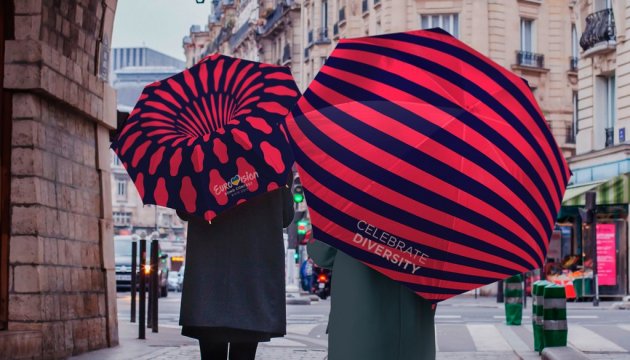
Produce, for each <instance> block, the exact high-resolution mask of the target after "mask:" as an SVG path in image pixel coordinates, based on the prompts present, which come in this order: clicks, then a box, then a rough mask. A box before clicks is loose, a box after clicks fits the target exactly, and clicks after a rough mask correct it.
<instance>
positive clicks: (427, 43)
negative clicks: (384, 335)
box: [287, 29, 570, 302]
mask: <svg viewBox="0 0 630 360" xmlns="http://www.w3.org/2000/svg"><path fill="white" fill-rule="evenodd" d="M287 128H288V130H289V133H290V142H291V144H292V147H293V150H294V153H295V158H296V162H297V165H298V170H299V172H300V176H301V179H302V184H303V186H304V189H305V195H306V201H307V203H308V206H309V211H310V216H311V220H312V224H313V236H314V238H316V239H318V240H321V241H324V242H326V243H328V244H330V245H332V246H334V247H336V248H338V249H340V250H342V251H344V252H345V253H347V254H349V255H351V256H353V257H355V258H357V259H359V260H360V261H362V262H364V263H365V264H367V265H368V266H370V267H371V268H373V269H375V270H377V271H379V272H380V273H382V274H384V275H386V276H388V277H390V278H392V279H394V280H396V281H399V282H401V283H403V284H404V285H406V286H407V287H409V288H410V289H412V290H413V291H414V292H416V293H417V294H418V295H420V296H423V297H424V298H426V299H428V300H430V301H433V302H438V301H441V300H445V299H447V298H449V297H452V296H454V295H457V294H460V293H462V292H465V291H468V290H471V289H474V288H477V287H480V286H482V285H485V284H489V283H492V282H494V281H496V280H498V279H504V278H507V277H509V276H511V275H514V274H516V273H521V272H526V271H528V270H531V269H536V268H540V267H541V266H542V264H543V260H544V258H545V253H546V250H547V246H548V241H549V237H550V234H551V231H552V228H553V226H554V222H555V218H556V214H557V212H558V209H559V207H560V202H561V200H562V195H563V193H564V191H565V188H566V184H567V182H568V179H569V176H570V171H569V169H568V167H567V164H566V161H565V159H564V158H563V156H562V154H561V152H560V150H559V149H558V146H557V144H556V142H555V140H554V138H553V136H552V134H551V132H550V130H549V128H548V126H547V123H546V121H545V119H544V117H543V115H542V113H541V111H540V108H539V107H538V105H537V104H536V101H535V99H534V96H533V95H532V92H531V91H530V89H529V88H528V86H527V83H526V82H525V81H524V80H523V79H521V78H519V77H518V76H516V75H514V74H512V73H510V72H509V71H507V70H506V69H504V68H502V67H500V66H499V65H497V64H496V63H494V62H493V61H491V60H490V59H488V58H487V57H485V56H483V55H481V54H480V53H478V52H476V51H475V50H473V49H471V48H470V47H468V46H466V45H465V44H463V43H462V42H460V41H458V40H457V39H456V38H454V37H452V36H450V35H449V34H448V33H446V32H444V31H442V30H436V29H433V30H428V31H412V32H407V33H396V34H389V35H383V36H373V37H364V38H356V39H342V40H341V41H340V43H339V44H338V45H337V47H336V48H335V50H334V51H333V52H332V54H331V56H330V57H329V58H328V59H327V60H326V64H325V65H324V66H323V67H322V68H321V70H320V71H319V73H318V74H317V76H316V77H315V79H314V80H313V82H312V83H311V84H310V86H309V88H308V89H307V91H306V92H305V94H304V96H303V97H302V98H301V99H300V100H298V103H297V104H296V106H295V107H294V108H293V110H292V112H291V114H290V115H289V116H288V117H287Z"/></svg>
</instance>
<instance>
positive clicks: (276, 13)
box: [258, 3, 287, 35]
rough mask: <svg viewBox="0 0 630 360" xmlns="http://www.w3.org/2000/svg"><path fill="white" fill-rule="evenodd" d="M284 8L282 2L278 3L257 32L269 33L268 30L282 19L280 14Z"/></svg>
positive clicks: (285, 7)
mask: <svg viewBox="0 0 630 360" xmlns="http://www.w3.org/2000/svg"><path fill="white" fill-rule="evenodd" d="M286 9H287V6H286V5H285V4H284V3H280V4H278V6H276V8H275V9H274V10H273V12H272V13H271V14H269V16H267V19H266V22H265V25H263V26H261V27H260V28H259V30H258V33H259V34H261V35H264V34H267V33H269V31H270V30H271V29H273V27H274V26H275V25H276V24H277V23H278V22H279V21H280V20H281V19H282V15H284V11H285V10H286Z"/></svg>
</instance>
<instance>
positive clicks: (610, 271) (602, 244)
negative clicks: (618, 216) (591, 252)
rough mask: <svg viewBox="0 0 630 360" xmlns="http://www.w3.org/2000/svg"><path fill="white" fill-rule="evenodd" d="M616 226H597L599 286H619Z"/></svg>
mask: <svg viewBox="0 0 630 360" xmlns="http://www.w3.org/2000/svg"><path fill="white" fill-rule="evenodd" d="M615 240H616V239H615V224H597V280H598V283H599V285H609V286H610V285H612V286H615V285H617V249H616V241H615Z"/></svg>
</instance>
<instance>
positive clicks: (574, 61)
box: [569, 56, 578, 72]
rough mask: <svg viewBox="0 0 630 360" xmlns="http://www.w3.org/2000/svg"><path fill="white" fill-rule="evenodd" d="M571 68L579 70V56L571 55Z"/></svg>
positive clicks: (574, 70) (575, 70)
mask: <svg viewBox="0 0 630 360" xmlns="http://www.w3.org/2000/svg"><path fill="white" fill-rule="evenodd" d="M569 70H571V71H573V72H577V70H578V58H577V57H574V56H571V57H570V58H569Z"/></svg>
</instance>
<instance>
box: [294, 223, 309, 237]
mask: <svg viewBox="0 0 630 360" xmlns="http://www.w3.org/2000/svg"><path fill="white" fill-rule="evenodd" d="M307 225H308V221H306V220H299V221H298V222H297V233H298V235H306V231H307V229H306V226H307Z"/></svg>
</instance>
